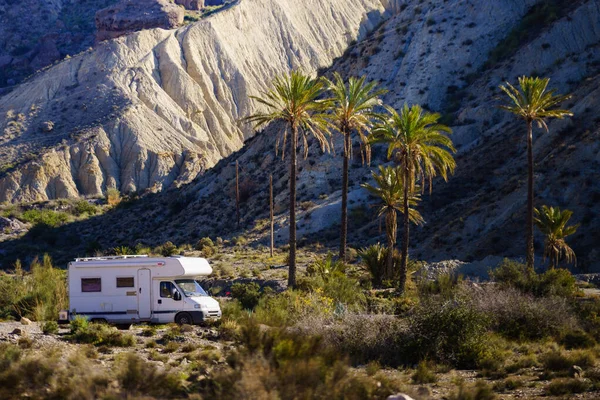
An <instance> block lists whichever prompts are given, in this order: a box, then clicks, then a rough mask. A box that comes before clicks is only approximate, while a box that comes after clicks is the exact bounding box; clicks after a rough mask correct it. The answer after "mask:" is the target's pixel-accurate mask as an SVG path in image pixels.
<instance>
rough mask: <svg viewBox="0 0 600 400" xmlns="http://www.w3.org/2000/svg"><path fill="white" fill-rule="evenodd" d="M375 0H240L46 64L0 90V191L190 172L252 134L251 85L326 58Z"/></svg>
mask: <svg viewBox="0 0 600 400" xmlns="http://www.w3.org/2000/svg"><path fill="white" fill-rule="evenodd" d="M382 3H385V4H386V5H388V3H389V2H388V1H381V0H347V1H335V0H328V1H311V2H309V3H306V2H303V3H301V4H298V3H297V2H294V1H291V0H286V1H277V0H244V1H241V2H240V4H239V5H237V6H235V7H232V8H230V9H228V10H227V11H223V12H221V13H218V14H216V15H214V16H212V17H210V18H207V19H205V20H202V21H200V22H198V23H196V24H193V25H190V26H187V27H185V28H181V29H178V30H172V31H164V30H161V29H155V30H150V31H143V32H138V33H135V34H132V35H129V36H127V37H124V38H119V39H117V40H113V41H109V42H104V43H102V44H100V45H99V46H98V47H97V48H96V49H94V50H92V51H88V52H86V53H84V54H81V55H78V56H76V57H73V58H71V59H68V60H66V61H64V62H62V63H60V64H59V65H57V66H55V67H53V68H50V69H49V70H47V71H45V72H43V73H41V74H39V75H38V76H36V77H35V78H34V79H32V80H31V81H29V82H26V83H24V84H22V85H21V86H20V87H19V88H18V89H17V90H14V91H13V92H11V93H9V94H7V95H5V96H3V97H1V98H0V115H2V116H6V118H5V120H4V123H3V125H2V126H0V130H2V131H3V135H2V136H1V139H0V160H2V164H3V165H2V169H1V170H2V172H1V173H0V202H1V201H34V200H45V199H48V198H58V197H74V196H79V195H84V196H98V195H101V194H102V193H103V192H104V191H105V190H106V188H107V187H116V188H118V189H119V190H121V191H123V192H134V191H143V190H146V189H148V190H152V191H158V190H161V189H162V188H165V187H169V186H171V185H173V184H175V185H179V184H181V183H185V182H189V181H190V180H191V179H193V178H194V177H195V176H196V175H197V174H198V173H202V172H203V171H205V170H206V169H207V168H209V167H211V166H213V165H214V164H215V163H216V162H217V161H218V160H219V159H220V158H222V157H224V156H227V155H229V154H230V153H231V152H232V151H234V150H237V149H239V148H240V147H241V146H242V144H243V141H244V140H245V139H247V138H248V137H250V136H251V135H252V132H251V130H250V129H249V128H248V127H243V126H240V125H239V123H238V119H239V118H240V117H242V116H244V115H247V114H248V113H249V112H251V111H253V109H254V108H253V107H254V106H253V105H252V103H251V102H250V101H249V100H248V94H249V93H256V92H258V91H259V90H261V89H264V88H265V85H266V83H267V82H269V81H270V80H271V79H272V78H273V77H274V76H275V75H277V74H281V73H283V72H285V71H288V70H289V69H291V68H302V69H304V70H306V71H307V72H312V71H315V70H316V69H317V68H319V67H323V66H326V65H329V64H330V63H331V60H332V59H333V58H335V57H337V56H339V55H340V54H341V53H342V52H343V51H344V49H345V48H346V47H347V44H348V43H349V42H350V41H352V40H354V39H356V38H358V37H359V36H362V35H364V34H365V33H366V32H367V31H368V30H369V29H370V28H372V27H373V25H374V24H376V23H378V22H379V21H380V20H381V18H382V13H383V12H384V11H385V9H384V6H383V4H382ZM258 21H260V23H258Z"/></svg>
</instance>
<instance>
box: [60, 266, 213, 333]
mask: <svg viewBox="0 0 600 400" xmlns="http://www.w3.org/2000/svg"><path fill="white" fill-rule="evenodd" d="M211 273H212V268H211V266H210V265H209V263H208V261H207V260H205V259H204V258H191V257H189V258H188V257H164V258H151V257H148V256H114V257H93V258H78V259H76V260H75V261H72V262H70V263H69V275H68V282H69V310H67V311H62V312H61V315H60V317H59V319H61V320H71V319H73V318H74V317H75V316H76V315H82V316H85V317H87V318H88V319H90V320H92V321H99V322H108V323H112V324H117V325H129V324H131V323H136V322H150V323H169V322H176V323H178V324H199V323H201V322H203V321H206V320H209V319H219V318H220V317H221V308H220V307H219V303H218V302H217V301H216V300H215V299H213V298H211V297H210V296H209V295H208V294H207V293H206V292H205V291H204V289H203V288H202V286H201V285H200V284H199V283H198V280H197V279H198V278H199V277H204V276H208V275H210V274H211Z"/></svg>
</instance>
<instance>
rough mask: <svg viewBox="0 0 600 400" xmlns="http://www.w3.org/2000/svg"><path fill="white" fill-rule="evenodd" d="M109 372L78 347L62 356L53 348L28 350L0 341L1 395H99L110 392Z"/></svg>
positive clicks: (14, 396)
mask: <svg viewBox="0 0 600 400" xmlns="http://www.w3.org/2000/svg"><path fill="white" fill-rule="evenodd" d="M108 384H109V379H108V377H107V375H106V374H105V373H104V372H103V371H102V370H99V369H98V368H97V366H96V365H94V364H93V363H92V362H90V360H89V359H88V357H87V355H86V352H85V351H79V352H76V353H74V354H73V355H71V356H70V357H69V359H68V360H66V361H64V360H61V352H60V351H59V350H58V349H54V348H50V349H48V350H46V351H45V352H43V353H41V354H27V355H23V353H22V352H21V351H19V350H17V349H16V348H15V347H14V346H12V345H0V398H3V399H10V398H21V397H22V395H23V393H27V394H28V396H29V397H31V398H56V399H90V400H91V399H96V398H99V397H103V396H106V395H108V394H109V393H110V390H109V389H108Z"/></svg>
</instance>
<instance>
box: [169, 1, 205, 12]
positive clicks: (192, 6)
mask: <svg viewBox="0 0 600 400" xmlns="http://www.w3.org/2000/svg"><path fill="white" fill-rule="evenodd" d="M175 4H179V5H180V6H183V7H185V9H186V10H201V9H202V8H204V0H175Z"/></svg>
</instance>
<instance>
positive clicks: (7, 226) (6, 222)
mask: <svg viewBox="0 0 600 400" xmlns="http://www.w3.org/2000/svg"><path fill="white" fill-rule="evenodd" d="M24 229H25V225H24V224H23V223H22V222H21V221H19V220H16V219H10V218H5V217H0V231H1V232H5V233H13V232H18V231H22V230H24Z"/></svg>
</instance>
